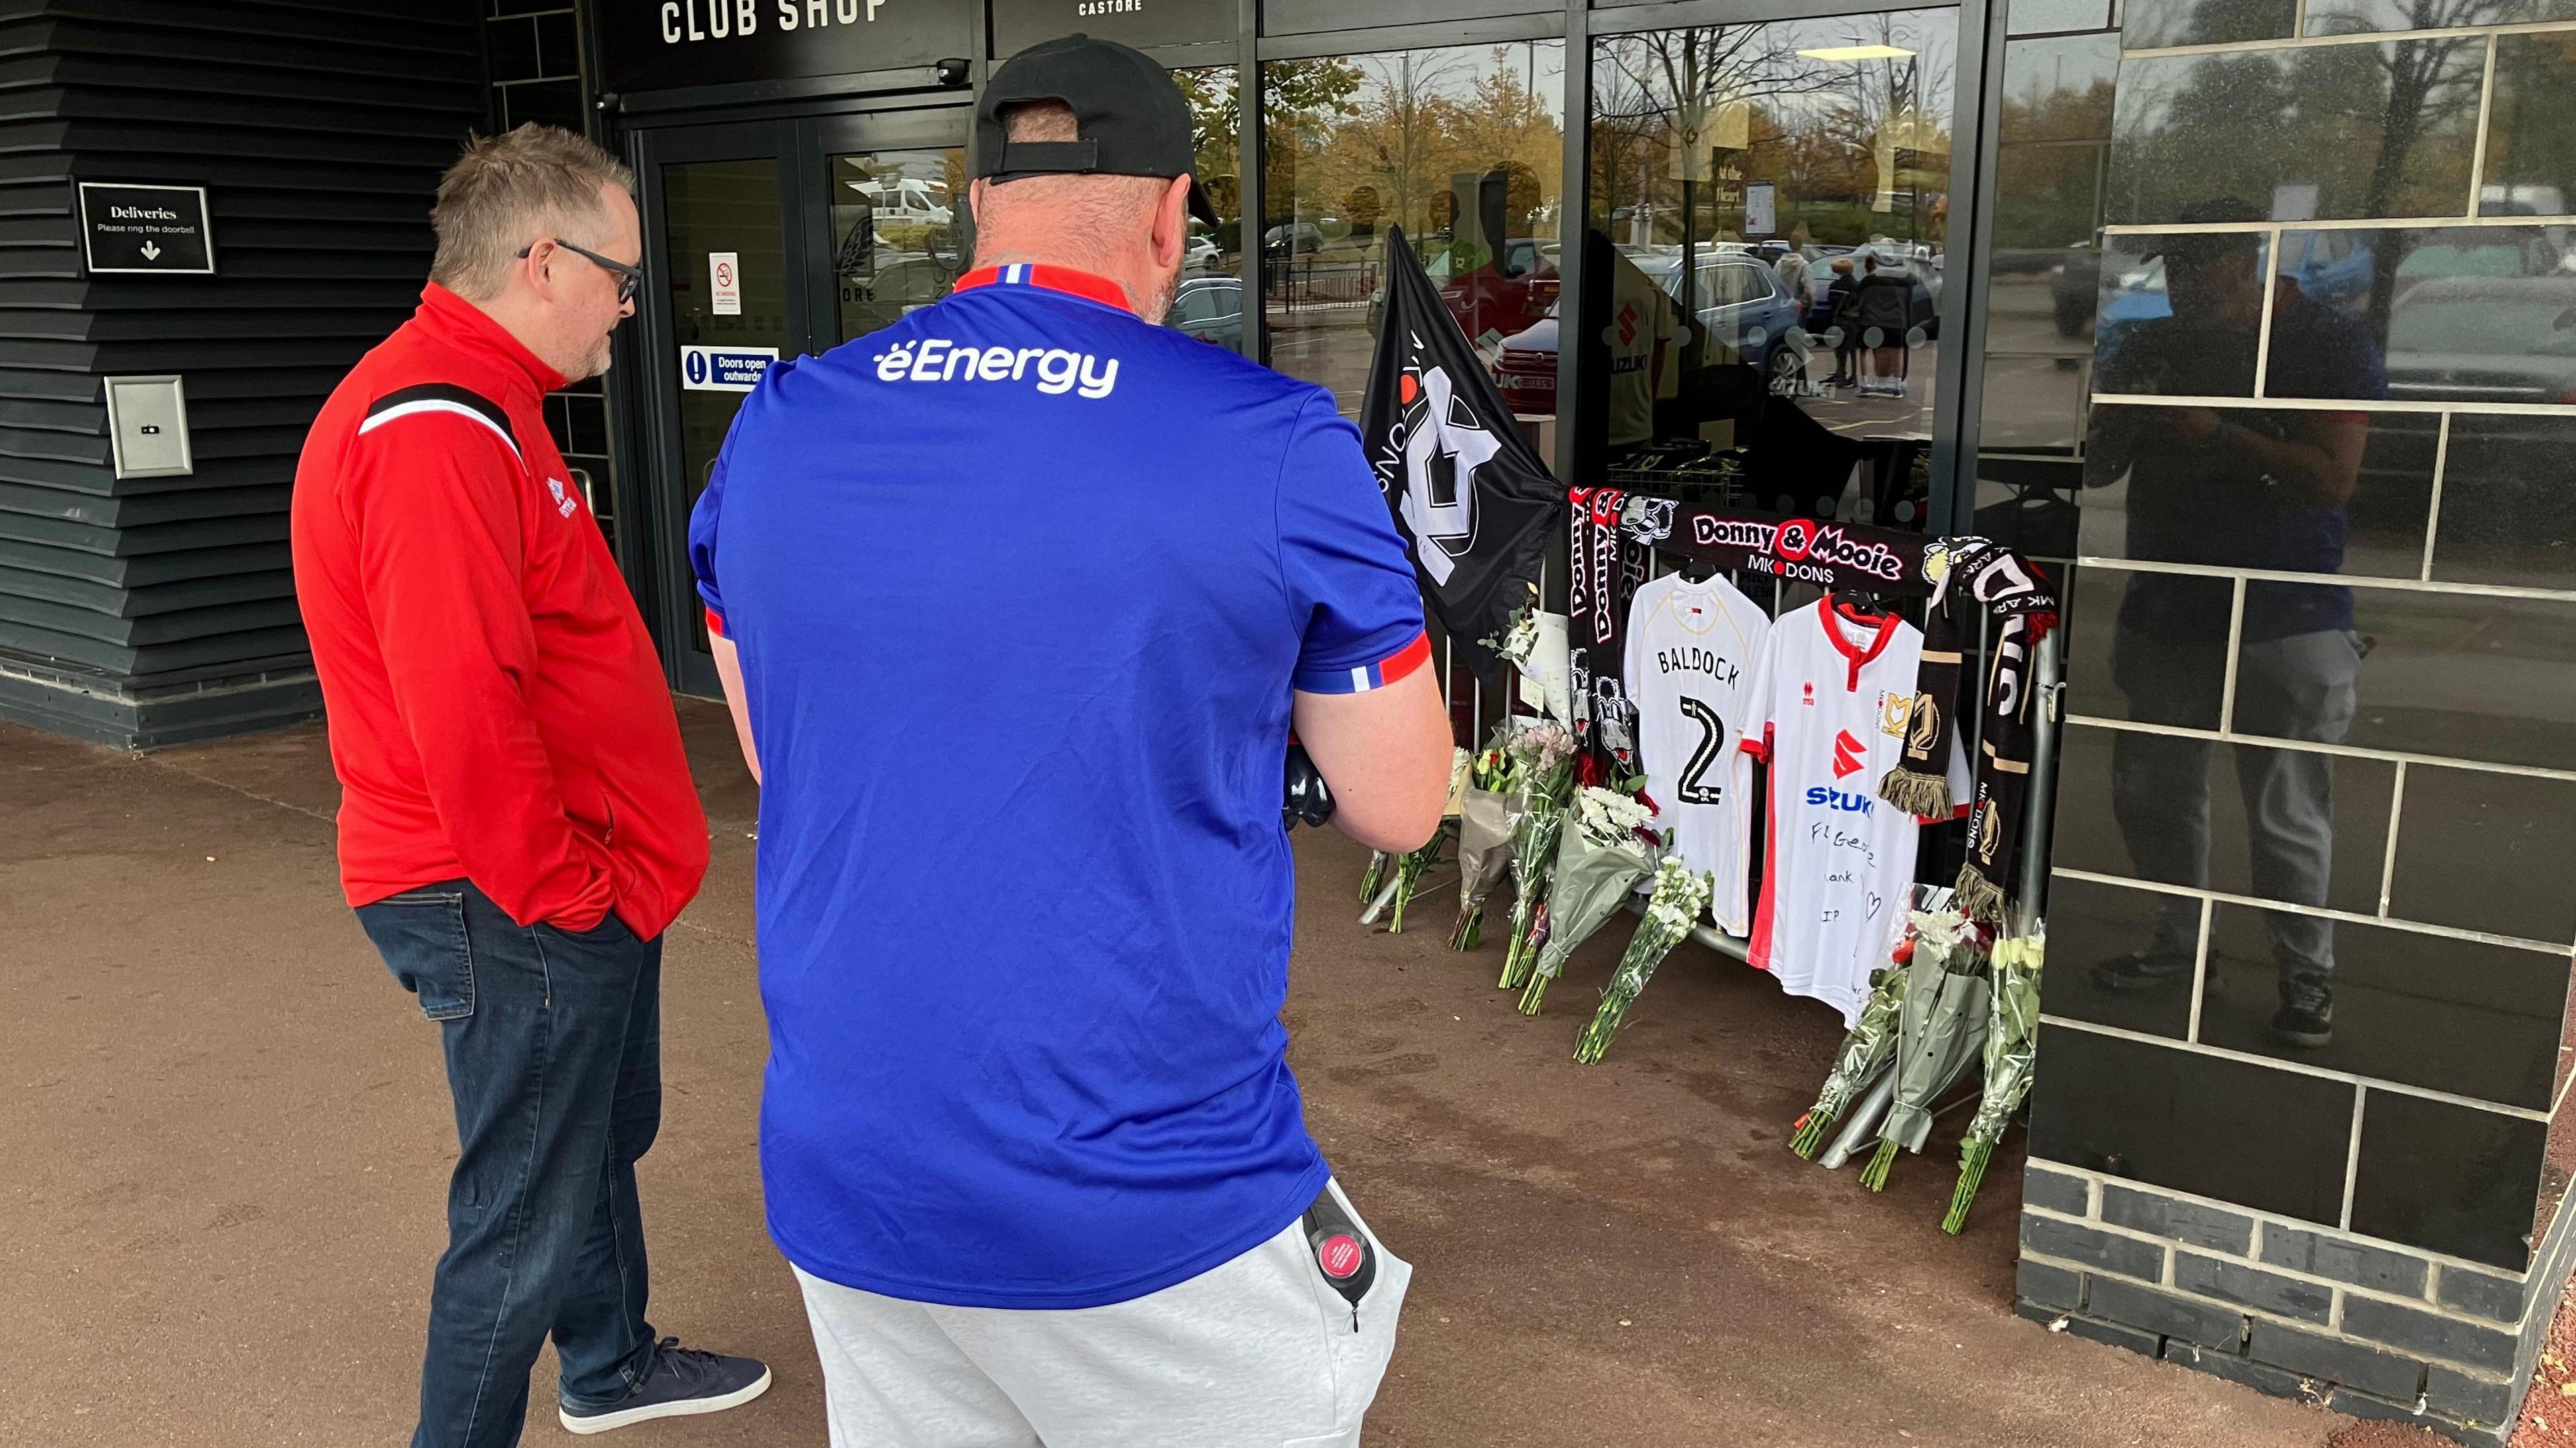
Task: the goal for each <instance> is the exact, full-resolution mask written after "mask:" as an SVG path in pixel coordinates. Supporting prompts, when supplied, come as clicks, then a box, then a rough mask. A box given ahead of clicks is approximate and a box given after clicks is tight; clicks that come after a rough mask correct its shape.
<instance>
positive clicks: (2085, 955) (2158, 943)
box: [2039, 759, 2200, 1041]
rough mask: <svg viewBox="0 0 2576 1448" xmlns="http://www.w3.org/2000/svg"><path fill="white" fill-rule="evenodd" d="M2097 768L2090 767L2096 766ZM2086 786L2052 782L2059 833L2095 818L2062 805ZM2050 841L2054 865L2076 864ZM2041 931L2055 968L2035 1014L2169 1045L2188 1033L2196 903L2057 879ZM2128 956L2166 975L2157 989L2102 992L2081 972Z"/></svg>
mask: <svg viewBox="0 0 2576 1448" xmlns="http://www.w3.org/2000/svg"><path fill="white" fill-rule="evenodd" d="M2100 762H2101V761H2099V760H2098V759H2097V760H2094V761H2092V763H2093V764H2094V765H2095V766H2097V767H2098V765H2099V764H2100ZM2090 782H2091V781H2089V780H2087V779H2079V778H2076V777H2073V776H2060V782H2059V785H2058V790H2059V794H2058V805H2057V822H2058V827H2059V829H2060V830H2064V829H2066V828H2069V827H2071V826H2082V825H2084V824H2086V823H2088V822H2090V821H2093V820H2096V819H2099V818H2101V817H2100V816H2098V815H2095V814H2093V813H2090V812H2085V813H2078V812H2077V811H2076V810H2075V809H2073V808H2070V806H2069V804H2068V802H2067V795H2068V793H2069V792H2073V793H2077V794H2081V793H2083V792H2084V791H2085V790H2086V789H2087V788H2088V786H2089V783H2090ZM2053 838H2054V839H2055V840H2056V858H2057V860H2058V862H2059V863H2061V864H2066V865H2074V864H2076V861H2075V860H2073V859H2070V858H2069V857H2068V853H2067V844H2066V840H2065V838H2064V836H2063V835H2059V836H2055V837H2053ZM2084 868H2090V867H2089V866H2086V867H2084ZM2048 933H2049V947H2050V949H2051V950H2052V951H2053V952H2054V953H2055V955H2056V958H2057V959H2058V960H2059V961H2061V962H2063V964H2062V965H2061V966H2060V968H2058V969H2056V970H2049V971H2042V972H2041V973H2040V978H2039V980H2040V985H2039V990H2040V1008H2041V1009H2042V1010H2045V1011H2047V1012H2048V1013H2049V1014H2050V1015H2053V1016H2066V1017H2069V1018H2071V1019H2074V1020H2079V1021H2091V1022H2093V1023H2094V1024H2095V1025H2101V1026H2117V1027H2119V1028H2120V1029H2122V1030H2124V1031H2144V1032H2145V1033H2147V1034H2148V1035H2151V1036H2166V1037H2170V1038H2172V1039H2174V1040H2177V1041H2179V1040H2181V1039H2183V1038H2184V1036H2185V1035H2186V1034H2188V1033H2189V1031H2190V1030H2191V978H2192V972H2193V970H2194V969H2195V968H2196V965H2197V962H2198V961H2199V959H2200V902H2199V901H2197V900H2192V899H2187V898H2185V897H2183V896H2180V895H2165V894H2159V893H2157V892H2156V891H2153V890H2131V889H2127V888H2125V887H2122V886H2119V885H2105V884H2101V883H2099V882H2097V881H2093V880H2070V879H2068V878H2067V877H2065V876H2063V875H2060V876H2057V877H2056V878H2054V879H2052V880H2050V881H2049V883H2048ZM2132 958H2137V959H2142V960H2153V961H2155V962H2157V963H2158V965H2159V966H2160V968H2161V969H2163V970H2165V971H2167V972H2170V974H2169V975H2168V976H2167V977H2166V978H2165V979H2164V980H2163V981H2162V982H2161V983H2159V984H2158V985H2155V986H2152V987H2148V988H2144V989H2136V990H2105V989H2103V988H2102V987H2101V986H2100V985H2098V984H2096V983H2095V981H2094V979H2093V975H2092V972H2091V970H2090V969H2089V967H2091V966H2093V965H2096V964H2099V963H2103V962H2107V961H2118V960H2129V959H2132ZM2075 967H2087V968H2085V969H2077V968H2075Z"/></svg>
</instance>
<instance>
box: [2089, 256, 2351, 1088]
mask: <svg viewBox="0 0 2576 1448" xmlns="http://www.w3.org/2000/svg"><path fill="white" fill-rule="evenodd" d="M2201 219H2203V220H2235V219H2240V218H2239V217H2237V216H2234V215H2212V216H2208V217H2204V218H2201ZM2154 241H2155V247H2154V249H2152V250H2150V251H2149V252H2148V253H2147V255H2148V257H2149V258H2153V257H2155V256H2159V255H2160V256H2161V257H2162V258H2163V261H2164V272H2165V282H2166V294H2167V299H2168V301H2169V302H2170V305H2171V315H2169V316H2165V317H2158V318H2154V319H2151V320H2147V321H2143V322H2139V323H2136V324H2134V325H2132V326H2130V327H2128V328H2126V329H2124V330H2122V331H2121V332H2119V333H2116V334H2114V335H2113V336H2111V337H2110V338H2109V339H2108V340H2107V341H2106V344H2105V349H2104V354H2103V356H2102V359H2101V361H2100V363H2099V372H2100V381H2099V383H2098V384H2097V387H2098V390H2099V391H2101V392H2104V393H2154V394H2164V395H2168V396H2173V395H2181V396H2191V395H2201V396H2207V395H2213V394H2215V395H2232V394H2235V393H2245V394H2250V393H2251V392H2252V391H2253V387H2252V382H2253V378H2254V369H2255V365H2256V356H2257V351H2258V348H2259V345H2260V338H2261V334H2262V330H2263V328H2262V322H2263V320H2264V310H2263V309H2264V298H2263V273H2262V254H2261V250H2260V238H2259V237H2256V236H2253V235H2247V234H2199V235H2188V236H2175V237H2170V238H2162V237H2160V238H2155V239H2154ZM2271 327H2272V353H2271V387H2270V389H2269V391H2270V395H2272V396H2275V397H2304V398H2336V399H2342V398H2353V399H2361V398H2374V397H2383V396H2385V395H2386V393H2387V377H2386V373H2385V370H2384V368H2383V366H2382V364H2381V360H2380V357H2379V354H2378V350H2377V348H2376V347H2375V345H2374V344H2373V343H2372V341H2371V339H2370V337H2369V335H2368V334H2367V333H2366V332H2365V331H2363V330H2362V329H2361V327H2360V326H2359V325H2358V324H2357V323H2355V322H2354V321H2352V320H2351V319H2350V318H2348V317H2344V316H2342V315H2340V314H2338V313H2335V312H2332V311H2330V310H2328V309H2327V308H2325V307H2322V306H2319V305H2317V304H2316V303H2315V302H2313V301H2311V300H2309V299H2308V298H2307V297H2306V296H2305V295H2304V294H2303V293H2302V292H2301V291H2300V289H2299V285H2298V283H2297V281H2296V280H2294V279H2293V278H2291V277H2289V276H2283V277H2281V278H2279V279H2278V282H2277V284H2276V286H2275V288H2274V298H2273V305H2272V313H2271ZM2368 434H2369V419H2368V417H2367V415H2366V414H2363V413H2359V412H2343V411H2321V410H2289V409H2253V408H2226V409H2220V408H2213V407H2195V406H2174V407H2166V406H2128V407H2117V406H2114V407H2106V408H2103V409H2102V410H2101V411H2099V412H2098V413H2097V414H2096V418H2095V424H2094V432H2093V456H2092V458H2091V459H2089V461H2088V468H2087V471H2088V474H2089V475H2090V479H2091V480H2092V481H2094V482H2096V483H2107V482H2114V481H2117V480H2119V479H2121V478H2122V477H2123V476H2125V477H2126V480H2127V483H2128V490H2127V520H2128V538H2127V547H2126V550H2125V553H2126V556H2128V557H2130V558H2135V559H2141V560H2156V561H2163V562H2176V563H2198V564H2208V565H2212V566H2216V567H2223V568H2242V569H2259V570H2269V571H2278V572H2294V573H2327V574H2331V573H2337V572H2340V571H2341V570H2342V567H2343V554H2344V539H2345V529H2346V518H2345V510H2346V508H2347V506H2348V505H2349V504H2350V502H2351V499H2352V494H2353V489H2354V486H2355V484H2356V483H2357V482H2358V481H2359V478H2360V474H2361V460H2362V449H2363V444H2364V443H2365V441H2366V440H2367V438H2368ZM2233 587H2234V584H2233V581H2232V580H2231V579H2229V578H2225V577H2198V576H2190V575H2182V574H2169V573H2139V574H2136V575H2135V576H2134V577H2133V578H2132V581H2131V582H2130V585H2129V589H2128V595H2127V597H2126V599H2125V600H2124V601H2123V603H2122V605H2121V609H2120V616H2119V622H2118V626H2117V629H2116V632H2115V637H2114V639H2113V642H2112V650H2111V672H2112V678H2113V681H2114V682H2115V683H2116V684H2117V685H2118V686H2119V688H2120V691H2121V692H2122V693H2123V694H2125V695H2126V696H2127V697H2128V702H2129V714H2130V717H2131V718H2132V719H2134V720H2136V721H2138V722H2140V723H2144V724H2159V725H2167V726H2173V727H2179V728H2195V729H2208V728H2212V727H2215V726H2218V725H2220V724H2221V723H2222V721H2221V719H2220V717H2219V716H2220V711H2221V708H2222V705H2223V696H2224V693H2225V689H2226V673H2227V652H2228V650H2227V645H2228V618H2229V613H2230V609H2231V602H2232V592H2233ZM2237 652H2238V660H2237V666H2236V695H2235V702H2234V709H2233V717H2232V719H2231V720H2228V721H2224V722H2225V723H2226V725H2227V727H2229V728H2231V729H2232V730H2233V731H2234V732H2236V733H2238V734H2252V735H2262V736H2269V737H2276V738H2283V739H2296V740H2306V741H2311V742H2315V743H2326V744H2332V743H2340V742H2341V741H2342V740H2343V738H2344V735H2345V732H2346V730H2347V729H2348V728H2349V727H2350V726H2351V723H2352V714H2353V697H2354V688H2353V684H2354V679H2355V676H2356V675H2357V673H2358V672H2359V667H2360V663H2361V653H2362V650H2361V646H2360V637H2359V635H2357V634H2356V633H2354V632H2353V613H2352V591H2351V590H2350V589H2348V588H2345V587H2342V586H2340V585H2332V584H2307V583H2287V582H2278V581H2270V580H2253V581H2249V582H2248V583H2247V584H2246V589H2245V613H2244V625H2243V635H2242V638H2241V640H2240V643H2239V647H2238V651H2237ZM2234 752H2235V755H2236V780H2237V787H2238V789H2239V791H2240V792H2241V793H2242V795H2243V799H2244V810H2245V828H2246V844H2247V852H2248V854H2249V856H2250V858H2249V860H2248V866H2249V873H2250V876H2251V881H2252V884H2251V893H2253V894H2255V895H2258V896H2261V897H2263V898H2265V899H2271V900H2282V901H2287V902H2290V903H2293V904H2299V905H2310V906H2322V905H2324V904H2325V903H2326V892H2327V887H2328V881H2329V878H2330V875H2331V872H2332V866H2333V858H2334V810H2333V759H2332V757H2331V756H2329V755H2325V754H2320V753H2312V752H2306V751H2300V750H2292V749H2273V748H2264V747H2260V746H2253V745H2245V744H2239V745H2237V746H2235V751H2234ZM2214 753H2215V744H2214V743H2213V742H2212V741H2210V740H2207V739H2203V738H2196V737H2188V736H2182V735H2169V734H2148V733H2139V732H2134V731H2122V732H2121V733H2120V734H2119V736H2118V738H2117V741H2116V742H2115V744H2114V745H2113V750H2112V765H2111V773H2112V803H2113V809H2114V813H2115V814H2116V816H2117V818H2118V820H2119V825H2120V832H2121V835H2122V837H2123V839H2124V841H2125V842H2126V844H2127V846H2128V849H2129V854H2130V857H2131V859H2132V860H2133V861H2134V862H2135V864H2136V866H2137V868H2138V870H2139V872H2140V873H2141V874H2142V875H2143V876H2144V877H2145V878H2147V879H2150V880H2155V881H2160V882H2163V883H2166V884H2174V885H2190V886H2196V887H2206V886H2207V885H2208V883H2209V834H2210V826H2209V770H2210V764H2211V761H2212V756H2213V754H2214ZM2264 918H2265V921H2266V924H2267V925H2268V927H2269V929H2270V933H2271V937H2272V948H2273V955H2274V959H2275V962H2276V964H2277V965H2278V968H2279V971H2280V996H2281V1005H2280V1009H2279V1011H2278V1013H2277V1014H2275V1015H2274V1017H2273V1019H2272V1029H2273V1031H2274V1033H2275V1034H2276V1035H2277V1036H2278V1037H2280V1038H2281V1039H2282V1040H2284V1041H2286V1042H2288V1043H2290V1044H2292V1045H2296V1046H2303V1047H2311V1048H2313V1047H2321V1046H2324V1045H2327V1044H2328V1043H2329V1042H2330V1041H2331V1040H2332V1039H2333V1021H2334V934H2333V931H2334V927H2333V924H2332V922H2330V921H2328V920H2326V919H2323V918H2321V917H2319V916H2314V915H2302V914H2293V913H2290V912H2286V911H2268V912H2266V913H2265V916H2264ZM2199 921H2200V904H2199V902H2198V901H2196V900H2192V899H2188V898H2184V897H2179V896H2175V897H2168V898H2167V899H2166V902H2165V907H2164V911H2163V915H2162V917H2161V918H2160V920H2159V921H2158V923H2157V926H2156V931H2155V935H2154V938H2153V941H2152V943H2151V944H2150V945H2149V946H2148V947H2147V948H2146V949H2144V950H2141V951H2138V952H2136V953H2133V954H2130V955H2125V956H2120V957H2116V958H2114V959H2111V960H2107V961H2103V962H2101V963H2100V964H2098V965H2096V966H2095V967H2094V968H2093V979H2094V981H2095V982H2096V984H2097V985H2099V986H2101V987H2102V988H2104V989H2107V990H2114V991H2135V990H2147V989H2153V988H2157V987H2163V986H2179V985H2182V984H2185V983H2187V982H2188V981H2189V980H2190V978H2191V974H2192V968H2193V959H2194V954H2195V945H2196V943H2197V935H2198V932H2199Z"/></svg>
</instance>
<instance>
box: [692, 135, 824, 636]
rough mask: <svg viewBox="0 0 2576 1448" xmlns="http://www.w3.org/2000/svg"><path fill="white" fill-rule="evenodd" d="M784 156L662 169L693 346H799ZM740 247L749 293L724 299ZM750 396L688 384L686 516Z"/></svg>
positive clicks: (738, 276) (743, 290)
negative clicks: (717, 280) (727, 267)
mask: <svg viewBox="0 0 2576 1448" xmlns="http://www.w3.org/2000/svg"><path fill="white" fill-rule="evenodd" d="M784 199H785V198H783V197H782V196H780V194H779V184H778V162H777V160H776V158H774V157H763V158H760V159H756V160H748V161H689V162H684V163H680V164H676V165H669V166H664V167H663V168H662V212H663V218H664V227H663V243H664V247H663V255H664V256H666V257H668V258H669V259H670V272H671V274H670V276H669V277H668V278H666V279H664V281H665V284H666V285H668V286H669V287H670V290H671V331H672V340H674V341H675V342H677V343H678V344H679V345H681V346H683V347H690V346H721V347H743V348H755V349H757V348H767V349H770V350H771V351H773V352H774V353H776V354H777V355H780V356H785V355H788V354H791V353H793V352H794V351H795V350H796V339H795V338H794V337H793V336H792V335H790V333H789V331H788V317H787V244H786V239H785V234H784V233H783V232H782V231H781V229H780V224H779V213H780V206H781V203H782V202H783V200H784ZM727 252H730V253H732V254H733V257H734V262H735V286H736V288H737V290H738V291H739V293H740V295H739V296H738V297H737V298H735V299H733V300H730V301H727V302H719V301H718V300H717V298H716V297H715V295H714V287H713V283H712V280H711V277H712V273H711V270H710V269H711V266H712V261H711V258H713V257H715V256H718V255H721V254H723V253H727ZM742 398H743V394H742V393H740V392H727V391H717V390H713V389H709V388H700V387H683V388H681V389H680V394H679V424H680V486H681V497H680V516H682V517H686V516H688V510H689V509H691V508H694V507H696V506H697V502H698V494H700V493H702V492H704V491H706V486H707V475H708V474H709V473H710V472H712V471H714V469H715V465H716V453H717V452H718V451H719V450H720V449H722V448H723V446H724V439H725V432H726V430H727V429H729V428H731V427H732V426H733V415H734V412H735V410H736V409H737V408H739V407H741V406H742ZM688 615H689V620H690V628H691V631H692V635H691V636H692V637H693V638H694V639H695V641H696V645H697V648H698V649H699V651H700V652H704V651H705V649H706V647H707V634H706V628H707V625H706V620H705V618H704V617H703V615H702V614H701V612H700V610H698V609H694V608H693V609H690V610H688Z"/></svg>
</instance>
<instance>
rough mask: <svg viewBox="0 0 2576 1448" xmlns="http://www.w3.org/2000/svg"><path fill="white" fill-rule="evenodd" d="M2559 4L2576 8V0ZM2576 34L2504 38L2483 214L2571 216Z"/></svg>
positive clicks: (2575, 194) (2499, 40) (2575, 166)
mask: <svg viewBox="0 0 2576 1448" xmlns="http://www.w3.org/2000/svg"><path fill="white" fill-rule="evenodd" d="M2553 8H2555V9H2558V10H2560V11H2570V10H2576V0H2556V3H2555V5H2554V7H2553ZM2571 95H2576V32H2568V31H2550V32H2543V33H2540V34H2534V35H2499V36H2497V37H2496V52H2495V101H2494V107H2493V110H2492V111H2491V112H2490V114H2489V115H2488V118H2487V160H2486V176H2485V179H2484V182H2483V184H2481V185H2480V186H2479V188H2478V193H2479V194H2478V214H2479V215H2481V216H2564V215H2567V214H2568V212H2569V211H2570V210H2571V208H2576V200H2571V198H2576V106H2570V105H2568V104H2567V98H2568V97H2569V96H2571Z"/></svg>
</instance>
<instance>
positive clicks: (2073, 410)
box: [1977, 357, 2084, 486]
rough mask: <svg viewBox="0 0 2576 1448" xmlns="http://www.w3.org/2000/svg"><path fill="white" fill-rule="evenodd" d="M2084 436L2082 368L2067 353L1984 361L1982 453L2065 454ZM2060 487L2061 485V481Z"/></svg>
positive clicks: (1980, 439) (2072, 452) (1980, 442)
mask: <svg viewBox="0 0 2576 1448" xmlns="http://www.w3.org/2000/svg"><path fill="white" fill-rule="evenodd" d="M2083 437H2084V367H2083V363H2082V362H2081V361H2080V360H2079V359H2076V358H2071V357H1989V358H1987V359H1986V390H1985V422H1984V426H1983V428H1982V430H1981V431H1980V432H1979V433H1978V435H1977V445H1978V446H1979V447H1981V448H1983V449H1984V450H1986V451H1987V452H2019V453H2029V452H2036V453H2064V454H2066V455H2068V456H2070V457H2071V456H2073V455H2074V453H2075V449H2076V445H2077V444H2078V443H2080V442H2081V441H2083ZM2060 485H2061V486H2063V484H2060Z"/></svg>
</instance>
